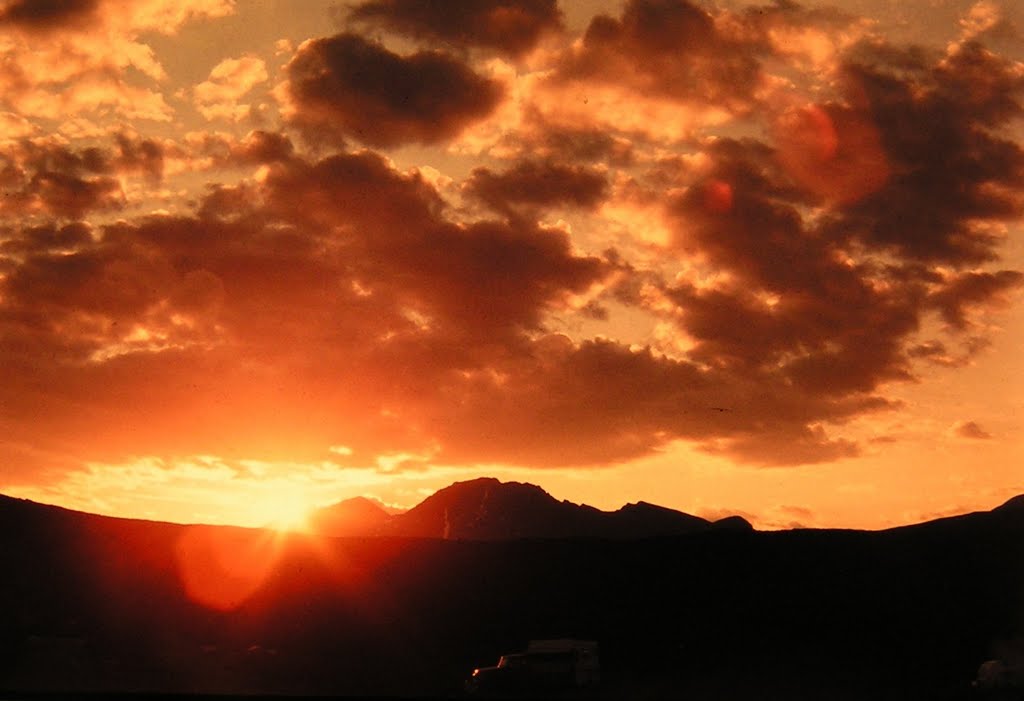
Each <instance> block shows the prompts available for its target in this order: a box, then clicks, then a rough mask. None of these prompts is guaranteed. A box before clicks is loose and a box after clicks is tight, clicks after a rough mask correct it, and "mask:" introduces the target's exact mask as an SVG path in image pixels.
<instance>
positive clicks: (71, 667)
mask: <svg viewBox="0 0 1024 701" xmlns="http://www.w3.org/2000/svg"><path fill="white" fill-rule="evenodd" d="M1021 502H1022V500H1021V498H1019V497H1018V498H1017V499H1015V500H1012V501H1011V502H1010V503H1008V504H1007V505H1005V506H1003V507H1000V508H998V509H996V510H994V511H992V512H987V513H978V514H971V515H967V516H962V517H957V518H953V519H944V520H941V521H934V522H930V523H927V524H921V525H918V526H911V527H906V528H900V529H894V530H890V531H883V532H858V531H816V530H803V531H788V532H772V533H763V532H761V533H759V532H745V531H728V530H725V531H708V532H699V533H693V534H689V535H679V536H672V537H661V538H646V539H640V540H629V541H616V540H605V539H579V538H577V539H560V540H543V539H533V540H515V541H504V542H501V541H497V542H470V541H451V540H431V539H413V538H361V539H345V538H310V537H305V536H299V535H292V536H288V537H287V538H284V539H282V538H274V537H273V536H271V535H270V534H268V533H266V532H261V531H253V530H245V529H223V528H212V527H183V526H176V525H169V524H160V523H149V522H140V521H128V520H121V519H111V518H104V517H98V516H91V515H86V514H81V513H76V512H70V511H65V510H62V509H57V508H54V507H45V506H40V505H37V504H32V503H31V502H24V501H18V500H11V499H7V498H0V573H2V574H0V698H5V696H4V694H5V693H6V694H7V696H9V697H11V698H18V697H19V695H20V696H21V697H31V696H32V695H33V694H38V693H43V694H50V693H57V694H58V695H61V696H62V695H63V694H64V693H66V692H74V693H76V694H93V693H103V692H122V693H128V694H138V693H157V694H160V693H165V694H178V695H180V694H233V695H272V694H284V695H291V696H316V695H332V696H337V695H378V696H397V697H416V696H431V697H438V696H441V697H443V696H458V695H459V694H460V693H461V688H462V682H463V680H464V679H465V677H466V675H467V674H468V673H469V671H470V670H471V669H472V668H473V667H476V666H484V665H490V664H494V662H495V661H496V660H497V658H498V656H499V655H500V654H502V653H505V652H512V651H515V650H518V649H522V648H523V647H524V646H525V645H526V643H527V641H528V640H531V639H537V638H555V637H577V638H585V639H591V640H597V641H598V642H599V643H600V646H601V665H602V672H603V677H604V682H603V684H602V685H601V687H600V688H599V689H598V690H597V691H596V692H593V694H592V695H593V696H596V697H599V698H667V697H671V698H681V699H683V698H685V699H694V700H697V699H730V700H731V699H737V700H746V699H793V700H796V699H838V700H842V699H901V700H903V699H961V698H971V697H972V692H971V688H970V682H971V680H972V679H973V678H974V675H975V672H976V671H977V668H978V665H979V664H980V663H981V662H982V661H984V660H986V659H989V658H991V657H995V656H999V655H1001V654H1004V653H1006V651H1007V650H1010V649H1011V648H1013V646H1014V645H1019V644H1020V640H1021V639H1022V636H1024V503H1021ZM183 543H186V546H183ZM188 543H192V545H191V546H188V545H187V544H188ZM197 543H198V545H196V544H197ZM250 556H251V557H250ZM189 558H191V561H189V562H186V560H189ZM254 560H258V562H255V564H254ZM183 568H184V569H188V568H193V571H191V572H189V573H187V574H186V573H184V572H183ZM204 573H205V574H204ZM204 576H205V577H206V580H204V579H203V578H204ZM230 577H234V578H235V580H232V581H228V582H226V584H225V586H227V587H228V590H227V592H226V593H225V592H223V591H221V592H219V593H218V592H217V591H214V592H213V594H210V593H209V592H208V593H207V594H205V595H204V594H202V593H200V594H199V595H198V597H197V594H196V591H195V587H196V586H200V587H201V586H207V585H210V586H216V584H217V581H218V580H224V579H225V578H228V579H230ZM197 578H198V579H197ZM197 581H198V582H199V585H196V582H197ZM204 581H205V582H206V584H204V583H203V582H204ZM211 581H212V582H213V584H212V585H211V584H210V582H211ZM221 583H222V584H224V582H221ZM232 587H234V588H233V589H232ZM190 592H191V594H190ZM204 596H205V597H206V598H205V603H204V602H203V601H202V599H203V598H204ZM211 596H212V598H211ZM218 596H219V597H220V598H217V597H218ZM197 598H198V599H200V600H197ZM54 698H56V697H54ZM97 698H99V697H97Z"/></svg>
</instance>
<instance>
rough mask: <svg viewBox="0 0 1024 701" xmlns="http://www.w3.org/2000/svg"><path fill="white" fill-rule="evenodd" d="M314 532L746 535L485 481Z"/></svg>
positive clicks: (718, 525)
mask: <svg viewBox="0 0 1024 701" xmlns="http://www.w3.org/2000/svg"><path fill="white" fill-rule="evenodd" d="M314 525H315V527H316V528H317V530H318V531H319V532H320V533H323V534H325V535H337V536H341V535H351V536H361V535H389V536H406V537H414V538H445V539H456V540H512V539H517V538H579V537H590V538H612V539H624V538H647V537H654V536H670V535H682V534H686V533H695V532H699V531H706V530H711V529H725V528H728V529H731V530H752V527H751V526H750V524H749V523H747V522H746V521H745V520H743V519H742V518H740V517H738V516H733V517H730V518H728V519H723V520H721V521H718V522H715V523H712V522H710V521H707V520H705V519H702V518H699V517H697V516H691V515H689V514H684V513H681V512H679V511H675V510H673V509H668V508H665V507H662V506H655V505H654V504H648V503H646V502H639V503H637V504H627V505H626V506H624V507H622V508H621V509H619V510H618V511H612V512H608V511H600V510H598V509H595V508H594V507H592V506H587V505H585V504H574V503H572V502H569V501H558V500H557V499H555V498H554V497H552V496H551V495H550V494H548V493H547V492H545V491H544V490H543V489H541V488H540V487H538V486H536V485H533V484H525V483H521V482H501V481H500V480H497V479H494V478H492V477H482V478H480V479H474V480H469V481H466V482H456V483H454V484H452V485H451V486H448V487H445V488H444V489H441V490H439V491H438V492H436V493H435V494H433V495H432V496H430V497H427V498H426V499H425V500H423V501H422V502H421V503H420V504H418V505H417V506H415V507H414V508H412V509H410V510H409V511H407V512H405V513H404V514H396V515H389V514H387V513H386V512H385V511H384V510H383V509H381V508H380V506H378V505H376V504H374V503H373V502H370V501H369V500H366V499H349V500H346V501H343V502H340V503H338V504H335V505H334V506H331V507H328V508H326V509H322V510H321V511H320V512H318V513H317V515H316V517H315V518H314Z"/></svg>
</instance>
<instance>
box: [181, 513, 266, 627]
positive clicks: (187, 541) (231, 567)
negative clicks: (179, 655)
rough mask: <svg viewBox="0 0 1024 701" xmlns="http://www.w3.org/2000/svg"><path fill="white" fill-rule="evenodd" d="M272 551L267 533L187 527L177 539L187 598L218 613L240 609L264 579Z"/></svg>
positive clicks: (182, 579)
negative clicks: (218, 611)
mask: <svg viewBox="0 0 1024 701" xmlns="http://www.w3.org/2000/svg"><path fill="white" fill-rule="evenodd" d="M275 555H276V552H275V548H274V543H273V541H272V539H271V538H269V537H268V535H267V533H266V532H260V531H246V530H241V529H238V530H236V529H227V528H207V527H204V526H190V527H189V528H187V529H185V532H184V533H183V534H182V535H181V537H180V538H179V539H178V542H177V544H176V547H175V556H176V559H177V565H178V577H179V579H180V580H181V584H182V586H183V587H184V589H185V593H186V594H187V595H188V597H189V598H190V599H192V600H193V601H195V602H196V603H198V604H202V605H203V606H207V607H209V608H213V609H217V610H220V611H229V610H232V609H236V608H238V607H239V606H241V605H242V604H243V603H245V601H246V600H247V599H249V597H251V596H252V595H253V594H254V593H255V592H256V590H257V589H259V587H260V585H261V584H263V582H264V581H265V580H266V578H267V576H268V575H269V574H270V571H271V569H272V568H273V566H274V560H275Z"/></svg>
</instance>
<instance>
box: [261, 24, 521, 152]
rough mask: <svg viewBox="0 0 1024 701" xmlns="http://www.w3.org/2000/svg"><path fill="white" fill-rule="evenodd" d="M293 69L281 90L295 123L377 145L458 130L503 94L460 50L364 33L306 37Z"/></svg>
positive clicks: (428, 139) (426, 139)
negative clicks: (402, 49)
mask: <svg viewBox="0 0 1024 701" xmlns="http://www.w3.org/2000/svg"><path fill="white" fill-rule="evenodd" d="M287 72H288V81H287V82H286V83H285V84H284V85H283V86H282V89H281V90H280V91H279V94H280V95H281V96H282V99H283V100H284V107H285V111H286V113H287V115H288V118H289V120H290V121H291V122H292V123H293V124H295V125H297V126H299V127H302V128H304V129H305V130H306V133H307V134H309V133H316V134H317V137H318V138H325V137H327V136H328V135H330V136H333V137H334V139H335V140H341V139H344V138H345V137H350V138H354V139H356V140H358V141H361V142H363V143H365V144H369V145H371V146H396V145H400V144H406V143H421V144H430V143H437V142H440V141H444V140H446V139H450V138H453V137H455V136H457V135H458V134H459V132H461V131H462V130H463V129H464V128H465V127H466V126H468V125H470V124H472V123H473V122H475V121H477V120H480V119H482V118H483V117H486V116H487V115H488V114H490V113H491V111H492V110H493V109H494V108H495V107H496V106H497V104H498V101H499V100H500V98H501V96H502V89H501V87H500V86H499V85H498V84H497V83H496V82H494V81H492V80H490V79H488V78H485V77H482V76H480V75H478V74H477V73H475V72H474V71H473V69H472V68H470V67H469V66H468V65H467V64H465V63H462V62H461V61H459V60H457V59H455V58H453V57H452V56H449V55H447V54H444V53H440V52H436V51H420V52H417V53H414V54H410V55H407V56H402V55H399V54H396V53H392V52H391V51H389V50H387V49H386V48H384V47H383V46H381V45H380V44H376V43H373V42H370V41H367V40H366V39H364V38H362V37H360V36H358V35H356V34H339V35H336V36H333V37H329V38H325V39H314V40H310V41H307V42H305V43H303V44H302V45H301V46H299V48H298V50H297V51H296V53H295V56H294V57H293V58H292V60H291V61H290V62H289V63H288V66H287Z"/></svg>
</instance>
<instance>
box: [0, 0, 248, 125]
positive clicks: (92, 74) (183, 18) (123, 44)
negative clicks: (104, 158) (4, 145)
mask: <svg viewBox="0 0 1024 701" xmlns="http://www.w3.org/2000/svg"><path fill="white" fill-rule="evenodd" d="M233 8H234V4H233V1H232V0H186V1H184V2H177V1H176V0H132V1H131V2H116V1H114V0H66V1H65V0H40V1H39V2H36V1H34V0H33V1H25V0H7V1H6V2H3V3H0V27H3V28H4V29H5V30H6V31H5V35H4V38H3V41H0V56H2V57H3V62H2V67H0V94H2V98H0V110H3V111H8V112H10V113H13V114H17V115H21V116H23V117H27V118H46V119H53V120H65V119H68V118H69V117H71V116H74V115H79V114H83V115H89V116H96V115H102V114H104V113H107V112H109V111H113V112H114V113H116V114H117V115H118V116H119V117H121V118H122V119H129V120H136V119H142V120H152V121H163V122H166V121H170V119H171V115H172V110H171V108H170V106H169V105H168V104H167V103H166V101H165V100H164V96H163V93H162V91H161V90H160V89H159V87H158V84H159V83H160V82H162V81H165V80H166V79H167V74H166V71H165V70H164V68H163V66H162V65H161V64H160V61H159V60H158V59H157V58H156V55H155V54H154V52H153V49H152V48H151V47H150V46H149V45H148V44H146V43H145V42H144V41H142V40H141V36H142V35H143V34H145V33H146V32H157V33H163V34H173V33H174V32H176V31H177V30H178V29H179V27H181V25H183V24H184V23H186V22H188V21H189V20H193V19H197V18H208V17H220V16H224V15H226V14H230V13H231V12H232V11H233ZM132 71H137V76H142V77H144V79H145V81H146V83H144V84H139V81H138V80H136V78H137V76H132V75H130V73H131V72H132Z"/></svg>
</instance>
